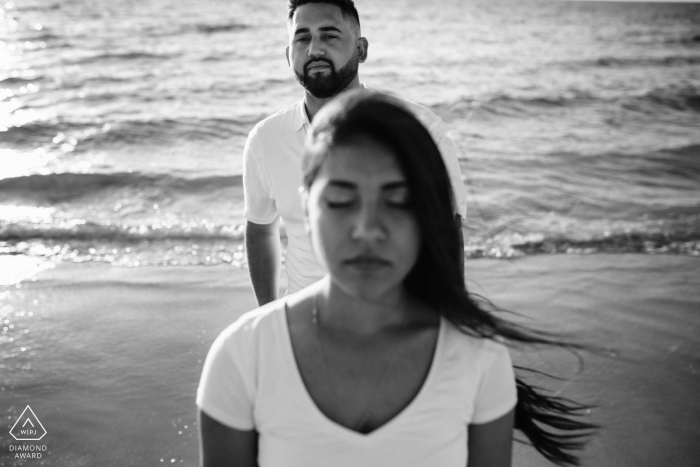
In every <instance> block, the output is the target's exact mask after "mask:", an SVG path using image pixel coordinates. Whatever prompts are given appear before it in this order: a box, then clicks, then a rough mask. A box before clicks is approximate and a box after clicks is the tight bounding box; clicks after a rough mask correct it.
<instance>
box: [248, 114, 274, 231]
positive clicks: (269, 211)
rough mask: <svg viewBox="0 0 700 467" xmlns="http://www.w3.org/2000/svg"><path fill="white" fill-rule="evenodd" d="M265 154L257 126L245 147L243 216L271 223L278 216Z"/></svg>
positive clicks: (252, 220) (255, 221) (259, 221)
mask: <svg viewBox="0 0 700 467" xmlns="http://www.w3.org/2000/svg"><path fill="white" fill-rule="evenodd" d="M264 156H265V155H264V154H263V147H262V144H261V142H260V135H259V133H258V127H255V128H253V130H252V131H251V132H250V134H249V135H248V139H247V140H246V143H245V147H244V148H243V195H244V198H245V206H244V208H243V216H244V217H245V218H246V220H249V221H250V222H254V223H256V224H269V223H270V222H272V221H274V220H275V218H276V217H277V206H276V204H275V199H274V198H273V196H272V189H271V187H270V182H269V177H267V171H266V165H265V161H264Z"/></svg>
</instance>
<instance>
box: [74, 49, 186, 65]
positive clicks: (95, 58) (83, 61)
mask: <svg viewBox="0 0 700 467" xmlns="http://www.w3.org/2000/svg"><path fill="white" fill-rule="evenodd" d="M178 56H179V54H167V53H160V54H156V53H149V52H140V51H131V52H106V53H100V54H97V55H92V56H89V57H82V58H78V59H72V60H65V61H64V63H65V64H68V65H92V64H97V63H100V62H104V61H114V62H124V66H126V65H127V64H128V63H129V62H131V61H147V62H150V61H153V60H170V59H172V58H176V57H178Z"/></svg>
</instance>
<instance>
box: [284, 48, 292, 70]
mask: <svg viewBox="0 0 700 467" xmlns="http://www.w3.org/2000/svg"><path fill="white" fill-rule="evenodd" d="M284 56H285V57H286V58H287V66H289V67H291V66H292V64H291V63H290V62H289V46H287V47H285V48H284Z"/></svg>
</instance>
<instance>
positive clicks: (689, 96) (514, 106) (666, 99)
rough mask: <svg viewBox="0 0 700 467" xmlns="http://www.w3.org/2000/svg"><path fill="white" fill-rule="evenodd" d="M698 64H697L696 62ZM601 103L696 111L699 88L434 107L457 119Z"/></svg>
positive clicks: (566, 93)
mask: <svg viewBox="0 0 700 467" xmlns="http://www.w3.org/2000/svg"><path fill="white" fill-rule="evenodd" d="M699 63H700V62H699ZM599 104H602V105H604V106H605V107H606V108H612V109H614V108H625V109H628V110H633V111H640V112H644V113H657V112H658V111H659V110H674V111H682V112H700V88H698V87H694V86H685V87H678V86H668V87H660V88H657V89H653V90H651V91H649V92H647V93H645V94H641V95H636V96H635V95H624V94H621V95H618V96H614V95H613V96H611V95H605V94H601V95H596V94H595V93H593V92H589V91H584V90H578V89H566V90H562V91H560V92H559V93H557V94H549V95H544V94H543V95H520V96H518V95H515V94H508V93H502V94H495V95H491V96H487V97H485V98H482V99H474V98H466V97H465V98H460V99H457V100H454V101H450V102H445V103H442V104H438V105H436V106H434V110H435V111H436V112H438V113H439V114H442V115H446V114H453V115H457V116H461V115H464V114H466V113H469V112H474V111H477V110H478V111H481V112H486V113H487V114H492V115H497V116H505V117H516V118H518V117H523V116H527V115H541V114H542V113H546V112H548V111H553V112H558V111H559V110H560V109H564V108H576V107H584V106H591V105H599Z"/></svg>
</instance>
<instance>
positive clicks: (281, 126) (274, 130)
mask: <svg viewBox="0 0 700 467" xmlns="http://www.w3.org/2000/svg"><path fill="white" fill-rule="evenodd" d="M298 109H299V103H298V102H296V103H294V104H292V105H290V106H289V107H285V108H284V109H282V110H280V111H279V112H276V113H274V114H272V115H270V116H269V117H267V118H265V119H263V120H261V121H259V122H258V123H257V124H256V125H255V127H253V130H252V131H251V136H252V135H254V134H257V135H267V134H273V135H276V136H279V132H280V131H285V130H286V131H293V129H294V120H295V118H296V116H297V112H298Z"/></svg>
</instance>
